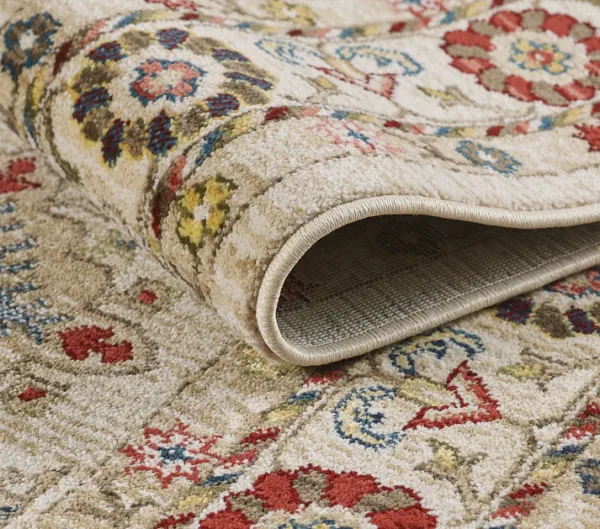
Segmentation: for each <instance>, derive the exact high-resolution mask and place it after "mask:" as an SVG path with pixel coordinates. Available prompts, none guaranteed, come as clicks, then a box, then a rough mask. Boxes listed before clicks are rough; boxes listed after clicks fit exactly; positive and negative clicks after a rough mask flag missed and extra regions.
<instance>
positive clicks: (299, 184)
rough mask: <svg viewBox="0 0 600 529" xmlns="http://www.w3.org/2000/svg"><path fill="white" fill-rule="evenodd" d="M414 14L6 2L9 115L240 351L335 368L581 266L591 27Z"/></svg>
mask: <svg viewBox="0 0 600 529" xmlns="http://www.w3.org/2000/svg"><path fill="white" fill-rule="evenodd" d="M313 4H314V5H313ZM500 4H502V5H500ZM417 5H418V7H417V6H412V7H411V5H409V4H405V3H403V2H395V1H391V0H379V1H378V2H376V3H375V5H374V6H373V7H372V8H371V9H369V11H371V10H372V11H373V13H377V16H376V17H375V18H374V19H371V18H370V17H369V16H366V18H364V19H363V18H361V17H362V15H361V13H362V12H363V11H364V10H363V9H360V8H359V7H358V6H357V5H354V4H352V5H348V6H345V7H344V4H343V3H341V2H340V3H339V5H338V4H332V5H330V6H329V7H327V8H325V7H323V6H321V7H319V6H320V3H319V2H309V3H307V4H288V3H285V2H280V1H279V0H268V1H266V2H262V0H261V1H260V2H258V1H257V2H250V3H249V4H246V3H244V5H243V6H240V5H237V4H235V3H229V2H215V3H212V2H209V3H208V4H207V5H199V4H198V5H197V4H196V3H194V2H187V1H176V0H175V1H170V0H164V1H162V0H161V1H145V0H135V1H131V2H128V3H127V5H126V6H124V5H123V3H122V2H118V1H114V0H109V1H107V2H103V3H102V4H98V3H97V2H92V1H90V2H85V1H84V2H77V3H71V2H60V1H56V2H51V3H49V4H48V3H47V2H34V1H32V2H29V1H28V2H24V3H15V2H8V3H5V5H4V6H3V9H4V13H3V18H4V20H5V21H6V23H5V25H4V28H5V29H4V38H3V41H2V46H3V48H2V50H1V51H2V70H3V74H2V76H1V79H0V83H1V84H0V89H1V90H2V91H3V93H5V94H7V100H6V102H5V104H4V107H5V113H6V118H7V120H8V121H9V123H10V124H11V127H12V128H14V129H15V130H16V131H17V132H18V134H20V135H21V136H22V137H28V138H29V139H30V140H32V141H33V142H34V143H35V144H36V146H37V147H38V148H39V149H41V150H42V151H44V153H45V154H46V156H47V158H48V160H49V163H50V164H51V166H52V168H53V169H54V170H55V171H57V172H58V173H59V174H62V175H63V176H65V177H66V178H68V179H70V180H71V181H73V182H76V183H78V184H79V185H80V186H82V187H83V188H84V189H85V190H86V192H87V193H88V194H89V195H90V196H91V197H92V198H93V200H94V201H95V202H96V203H97V204H99V205H101V206H102V207H103V208H104V209H105V211H107V212H108V213H109V215H111V216H112V217H114V218H115V219H116V220H119V221H120V222H122V223H123V224H124V225H126V226H127V227H128V228H129V229H130V230H131V231H132V233H133V234H134V237H135V238H136V240H138V241H141V242H143V244H145V245H147V246H149V247H150V248H151V249H152V251H153V252H154V253H155V254H156V255H157V257H158V258H159V259H160V260H161V261H162V262H163V264H164V265H165V266H166V267H167V268H168V269H170V270H171V271H173V272H175V273H176V274H177V275H179V276H180V277H182V278H183V279H184V280H185V281H186V282H187V283H188V284H189V285H191V286H192V288H193V289H194V290H195V291H196V293H197V294H199V295H200V296H201V297H202V298H203V299H204V301H205V302H206V303H207V304H208V305H209V306H211V307H213V308H214V309H215V310H216V312H217V313H218V314H219V315H220V316H221V317H222V318H223V319H224V320H225V321H226V322H227V323H228V324H229V325H230V326H231V327H232V328H233V329H234V330H235V332H236V333H237V334H238V335H239V336H240V337H241V338H242V339H244V340H245V341H246V342H248V343H250V344H251V345H252V346H253V347H255V348H257V349H258V350H260V351H262V352H264V353H267V354H271V355H272V356H275V357H277V358H280V359H282V360H283V361H286V362H289V363H294V364H303V365H313V364H323V363H328V362H332V361H336V360H340V359H343V358H348V357H351V356H355V355H358V354H362V353H365V352H368V351H370V350H373V349H375V348H377V347H381V346H384V345H387V344H390V343H392V342H394V341H396V340H399V339H401V338H405V337H408V336H411V335H414V334H415V333H417V332H421V331H424V330H427V329H430V328H432V327H434V326H435V325H438V324H441V323H444V322H447V321H450V320H452V319H454V318H456V317H459V316H462V315H465V314H468V313H470V312H473V311H475V310H478V309H480V308H483V307H486V306H489V305H491V304H493V303H495V302H498V301H501V300H503V299H506V298H508V297H510V296H511V295H515V294H518V293H521V292H524V291H526V290H528V289H532V288H536V287H540V286H542V285H543V284H545V283H547V282H549V281H551V280H555V279H558V278H560V277H562V276H564V275H565V274H568V273H572V272H574V271H576V270H581V269H584V268H586V267H588V266H591V265H594V264H597V263H598V261H599V260H600V254H599V253H598V250H597V248H598V243H599V242H600V239H599V238H600V232H599V231H598V230H599V228H598V226H599V225H597V224H593V223H594V222H596V221H598V220H600V207H599V205H598V203H599V201H600V186H598V185H597V184H598V177H597V175H596V174H595V173H596V164H597V157H598V155H597V150H598V149H599V148H600V147H599V144H598V139H597V136H598V130H599V129H598V125H597V117H596V113H597V112H598V109H597V105H596V104H595V101H596V98H597V94H596V87H597V84H598V72H599V71H600V61H599V60H598V58H597V54H598V53H599V50H600V45H599V44H598V42H600V40H599V38H598V36H597V29H596V28H597V26H598V24H599V23H600V20H599V19H600V11H599V10H597V9H596V8H595V7H594V6H593V5H592V4H590V3H588V2H581V1H576V2H539V3H535V5H533V4H531V3H529V2H510V3H507V2H500V3H499V2H493V3H492V4H490V3H489V2H476V3H473V4H465V3H460V2H456V3H453V2H443V1H440V2H433V3H431V5H430V4H429V3H427V2H425V3H418V4H417ZM336 13H337V14H336ZM344 13H345V14H344ZM348 13H350V14H348ZM417 13H418V16H417ZM340 17H341V18H340ZM348 17H350V18H348ZM263 19H267V22H264V21H263ZM259 21H260V22H259ZM384 22H387V23H384ZM334 26H335V27H336V28H338V29H335V30H334V29H331V28H332V27H334ZM413 215H418V216H419V217H418V218H414V217H412V216H413ZM382 216H391V217H390V218H389V219H387V220H385V219H383V218H382ZM373 217H375V218H373ZM432 217H435V218H437V219H438V220H435V219H432ZM440 218H442V219H446V220H445V221H440V220H439V219H440ZM367 219H371V220H367ZM356 221H361V222H358V223H357V224H356V225H353V226H351V227H350V228H348V229H342V230H340V228H342V227H343V226H346V225H349V224H351V223H353V222H356ZM457 221H462V222H457ZM465 221H468V222H469V223H475V224H477V225H478V226H474V225H472V224H465ZM483 225H485V226H489V227H485V226H483ZM524 228H526V229H528V230H529V231H527V232H518V231H516V229H524ZM534 228H537V229H536V230H535V231H532V230H533V229H534ZM542 228H544V229H542ZM546 228H560V229H546ZM567 228H568V229H567ZM336 230H339V231H336ZM332 232H333V233H332ZM330 233H332V235H330V236H329V237H327V238H326V239H324V240H321V239H323V237H325V236H326V235H328V234H330ZM319 241H321V242H319ZM298 262H299V264H298V266H297V267H296V268H295V266H296V264H297V263H298ZM273 353H274V355H273Z"/></svg>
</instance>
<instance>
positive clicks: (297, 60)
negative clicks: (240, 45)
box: [256, 38, 321, 66]
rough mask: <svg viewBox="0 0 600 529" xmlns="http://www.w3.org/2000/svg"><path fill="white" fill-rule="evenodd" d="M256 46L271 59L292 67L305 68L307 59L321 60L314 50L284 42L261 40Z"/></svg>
mask: <svg viewBox="0 0 600 529" xmlns="http://www.w3.org/2000/svg"><path fill="white" fill-rule="evenodd" d="M256 46H257V47H258V48H260V49H261V50H262V51H264V52H265V53H268V54H269V55H270V56H271V57H275V58H276V59H279V60H280V61H284V62H287V63H288V64H293V65H294V66H307V59H308V60H310V58H312V57H316V58H318V59H320V58H321V56H320V55H319V54H318V53H317V52H316V51H315V50H313V49H311V48H308V47H307V46H302V45H299V44H296V43H293V42H289V41H285V40H277V39H268V38H267V39H261V40H259V41H258V42H257V43H256Z"/></svg>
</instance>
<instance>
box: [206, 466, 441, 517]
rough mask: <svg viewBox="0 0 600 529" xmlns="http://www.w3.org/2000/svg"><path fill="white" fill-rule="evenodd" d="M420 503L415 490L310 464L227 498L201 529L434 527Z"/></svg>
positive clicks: (263, 478)
mask: <svg viewBox="0 0 600 529" xmlns="http://www.w3.org/2000/svg"><path fill="white" fill-rule="evenodd" d="M420 500H421V498H420V497H419V496H418V495H417V494H416V493H415V492H414V491H412V490H411V489H409V488H406V487H403V486H400V485H396V486H394V487H386V486H383V485H381V484H380V483H379V482H378V481H377V480H376V479H375V478H374V477H373V476H370V475H368V474H358V473H356V472H334V471H332V470H326V469H322V468H320V467H315V466H306V467H301V468H299V469H297V470H279V471H274V472H270V473H267V474H263V475H261V476H259V477H258V478H257V479H256V481H255V482H254V484H253V485H252V486H251V487H250V488H248V489H247V490H245V491H244V492H240V493H234V494H230V495H229V496H227V497H226V498H225V508H224V509H222V510H220V511H218V512H216V513H212V514H209V515H208V516H207V517H206V518H205V519H204V520H202V521H201V522H200V525H199V529H226V528H233V527H235V528H236V529H250V527H254V526H256V525H257V524H260V523H261V521H263V520H264V521H266V520H269V522H268V523H269V525H270V526H271V527H277V528H278V529H279V528H283V529H298V528H299V529H304V528H305V527H308V528H310V529H317V528H318V529H330V528H335V529H343V528H344V527H345V526H350V527H358V526H362V524H366V523H369V524H371V525H372V526H374V527H376V528H377V529H388V528H392V527H406V528H409V527H410V529H435V527H436V526H437V518H436V516H434V515H432V514H430V513H429V511H428V510H427V509H425V508H424V507H423V506H422V505H421V503H420ZM338 520H339V521H338ZM263 523H264V522H263Z"/></svg>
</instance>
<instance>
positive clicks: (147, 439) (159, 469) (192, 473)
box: [120, 419, 279, 488]
mask: <svg viewBox="0 0 600 529" xmlns="http://www.w3.org/2000/svg"><path fill="white" fill-rule="evenodd" d="M188 429H189V424H184V423H183V422H181V421H180V420H179V419H177V420H176V423H175V426H173V427H172V428H169V429H168V430H166V431H163V430H161V429H160V428H151V427H149V426H147V427H146V428H144V443H143V444H141V445H138V446H133V445H129V446H127V447H126V448H123V449H122V450H120V452H122V453H124V454H126V455H127V456H129V457H130V458H131V464H130V465H129V466H128V467H126V468H125V473H126V474H131V473H132V472H151V473H153V474H154V475H155V476H156V477H157V478H158V479H159V480H160V483H161V485H162V487H163V488H167V487H168V486H169V485H170V484H171V482H172V481H173V480H174V479H176V478H183V479H186V480H188V481H192V482H193V483H197V482H198V481H200V479H201V478H202V474H203V470H204V469H207V470H208V469H209V468H211V467H215V466H216V467H218V468H220V469H231V468H232V467H236V466H238V465H243V464H247V463H251V462H253V461H254V460H255V459H256V453H257V452H256V448H255V447H252V448H249V445H257V444H259V443H261V442H263V443H264V442H265V441H270V440H272V439H273V438H274V437H276V436H277V434H278V433H279V430H278V429H273V430H266V431H262V430H258V431H256V432H254V435H253V434H250V435H249V436H248V437H246V438H244V439H242V440H241V441H240V443H239V446H238V449H239V450H241V451H238V452H237V453H233V454H230V455H223V453H222V452H223V450H222V449H216V446H217V445H218V444H219V443H220V442H221V440H222V439H223V437H222V436H221V435H216V434H214V435H204V436H201V437H200V436H197V435H194V434H192V433H190V432H189V431H188Z"/></svg>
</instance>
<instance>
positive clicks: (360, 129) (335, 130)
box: [309, 119, 401, 154]
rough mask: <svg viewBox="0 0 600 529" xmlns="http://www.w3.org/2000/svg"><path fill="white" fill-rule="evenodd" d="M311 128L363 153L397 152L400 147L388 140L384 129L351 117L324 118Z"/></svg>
mask: <svg viewBox="0 0 600 529" xmlns="http://www.w3.org/2000/svg"><path fill="white" fill-rule="evenodd" d="M309 130H313V131H316V132H320V133H322V134H324V135H325V136H327V137H328V138H329V139H330V140H331V142H332V143H333V144H334V145H344V146H346V145H348V146H352V147H354V148H356V149H358V150H359V151H360V152H361V153H363V154H384V153H387V154H397V153H399V152H401V149H400V147H397V146H395V145H392V144H391V143H389V142H388V141H387V139H386V138H385V135H384V134H383V132H382V131H380V130H377V129H375V128H374V127H369V128H367V127H366V126H364V125H363V124H361V123H360V122H359V121H355V120H349V119H322V120H321V121H320V122H319V123H318V124H317V125H315V126H313V127H310V129H309Z"/></svg>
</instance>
